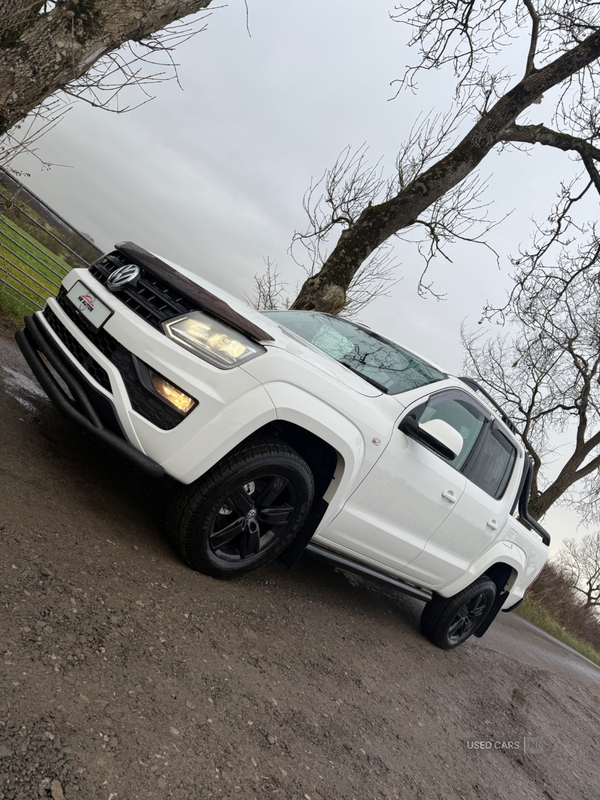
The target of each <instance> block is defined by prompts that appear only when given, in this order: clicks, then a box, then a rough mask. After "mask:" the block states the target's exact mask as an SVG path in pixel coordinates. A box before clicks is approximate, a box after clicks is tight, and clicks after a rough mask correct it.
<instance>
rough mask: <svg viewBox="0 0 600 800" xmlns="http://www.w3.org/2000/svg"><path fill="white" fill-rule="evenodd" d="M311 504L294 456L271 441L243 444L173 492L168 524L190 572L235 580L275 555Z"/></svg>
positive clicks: (306, 473) (304, 472) (308, 484)
mask: <svg viewBox="0 0 600 800" xmlns="http://www.w3.org/2000/svg"><path fill="white" fill-rule="evenodd" d="M313 499H314V479H313V475H312V472H311V470H310V468H309V467H308V465H307V464H306V462H305V461H304V460H303V459H302V458H301V457H300V456H299V455H298V453H296V452H295V451H294V450H292V449H291V448H289V447H287V446H286V445H281V444H278V443H276V442H265V441H262V442H256V443H254V444H252V443H248V444H247V445H245V446H244V447H243V448H241V449H239V450H237V451H234V452H233V453H230V454H229V455H228V456H227V457H226V458H224V459H223V460H222V461H220V462H219V463H218V464H217V465H216V466H215V467H213V469H212V470H210V472H208V473H207V474H206V475H204V476H203V477H202V478H200V480H199V481H197V482H196V483H194V484H191V485H190V486H186V487H183V488H182V489H181V490H180V492H179V494H178V495H177V496H176V497H175V499H174V501H173V503H172V506H171V509H170V512H169V516H168V523H167V527H168V530H169V534H170V537H171V540H172V542H173V544H174V546H175V548H176V550H177V551H178V552H179V554H180V555H181V557H182V558H183V559H184V561H185V562H186V563H187V564H188V565H189V566H190V567H191V568H192V569H195V570H198V571H199V572H204V573H205V574H207V575H212V576H213V577H215V578H234V577H237V576H239V575H244V574H245V573H246V572H250V570H253V569H257V568H258V567H262V566H263V565H264V564H268V563H269V562H270V561H273V560H274V559H275V558H277V556H278V555H279V554H280V553H282V552H283V550H285V548H286V547H287V546H288V545H289V543H290V542H291V541H292V539H293V538H294V537H295V536H296V534H297V533H298V531H299V530H300V528H301V527H302V524H303V523H304V521H305V519H306V517H307V515H308V512H309V511H310V508H311V505H312V502H313Z"/></svg>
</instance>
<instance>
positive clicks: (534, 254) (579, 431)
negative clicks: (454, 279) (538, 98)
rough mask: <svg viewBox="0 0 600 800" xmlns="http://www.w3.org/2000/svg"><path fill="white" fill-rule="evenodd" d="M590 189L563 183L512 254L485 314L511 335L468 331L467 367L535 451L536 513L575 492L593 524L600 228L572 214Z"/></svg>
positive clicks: (599, 447)
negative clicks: (509, 279)
mask: <svg viewBox="0 0 600 800" xmlns="http://www.w3.org/2000/svg"><path fill="white" fill-rule="evenodd" d="M590 191H592V182H591V181H588V182H587V184H586V186H585V187H583V188H582V189H578V188H577V186H576V184H573V185H571V186H568V187H563V190H562V193H561V197H560V199H559V201H558V202H557V204H556V206H555V208H554V210H553V213H552V214H551V216H550V218H549V220H548V222H547V223H546V224H545V225H544V226H543V227H539V228H538V231H537V234H536V236H535V238H534V240H533V242H532V244H531V247H530V248H529V249H528V250H524V251H522V252H521V253H520V254H519V256H518V257H517V258H515V259H513V264H514V265H515V267H516V274H515V276H514V277H515V286H514V288H513V290H512V292H511V294H510V297H509V300H508V302H507V304H506V305H505V306H504V307H503V308H500V309H494V308H488V309H486V313H485V318H487V319H498V318H499V319H500V321H502V322H506V323H508V325H509V326H510V331H509V332H508V333H502V334H501V335H497V336H494V337H491V338H488V336H489V333H488V331H487V330H486V329H483V330H482V331H480V332H479V333H475V334H473V333H470V334H469V333H466V332H465V331H463V343H464V345H465V347H466V352H467V357H466V362H465V369H466V371H467V372H468V373H469V374H474V375H475V376H476V377H477V379H478V380H479V381H480V382H481V383H482V384H484V385H485V386H487V388H488V389H489V390H490V392H491V393H492V394H493V395H495V396H496V397H497V398H498V399H499V400H500V401H501V403H502V404H503V406H504V407H505V408H506V410H507V412H508V413H509V414H510V416H511V417H512V418H513V420H514V421H515V423H516V424H517V427H518V428H519V430H520V433H521V435H522V438H523V440H524V442H525V444H526V445H527V448H528V450H529V452H530V454H531V456H532V457H533V460H534V466H535V468H534V481H533V487H532V501H531V505H530V510H531V513H532V514H533V515H534V516H536V517H540V516H541V515H543V514H544V513H546V511H547V510H548V509H549V508H550V506H551V505H553V504H554V503H555V502H557V501H558V500H560V499H561V498H567V497H568V498H569V500H570V501H571V503H573V504H574V505H575V507H576V508H577V510H578V512H579V513H580V514H581V516H582V517H583V518H584V519H586V520H588V521H591V520H592V519H594V518H595V517H596V515H597V513H598V511H599V510H600V383H599V382H600V304H599V303H598V286H599V282H600V260H599V259H600V231H598V230H597V226H596V225H595V223H594V224H581V223H577V222H576V219H575V217H574V207H575V205H576V204H577V203H578V202H581V201H582V200H583V199H584V198H585V196H586V195H587V194H588V192H590Z"/></svg>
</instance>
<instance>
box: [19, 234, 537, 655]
mask: <svg viewBox="0 0 600 800" xmlns="http://www.w3.org/2000/svg"><path fill="white" fill-rule="evenodd" d="M17 341H18V343H19V346H20V348H21V350H22V352H23V354H24V355H25V358H26V359H27V361H28V363H29V365H30V366H31V368H32V370H33V372H34V373H35V375H36V376H37V378H38V380H39V381H40V383H41V384H42V386H43V387H44V389H45V390H46V392H47V393H48V395H49V396H50V398H51V399H52V400H53V401H54V402H55V403H56V404H57V405H58V407H59V408H61V409H62V410H63V411H64V412H65V413H66V414H67V415H68V416H69V417H71V418H72V419H74V420H76V421H77V422H79V423H80V424H81V425H83V426H84V427H85V428H86V429H87V430H88V431H89V432H90V433H91V434H92V435H94V436H95V437H96V438H98V439H99V440H101V441H102V442H104V443H105V444H107V445H109V446H111V447H112V448H113V449H114V450H115V451H117V452H118V453H119V454H121V455H122V456H125V457H127V458H129V459H131V460H133V461H134V462H135V463H137V464H138V465H140V466H142V467H144V468H145V469H147V470H148V471H149V472H150V473H151V474H153V475H155V476H162V475H164V474H165V473H167V474H168V475H171V476H172V477H173V478H175V479H176V480H177V481H178V482H179V488H178V489H177V490H176V491H175V492H174V497H173V499H172V502H171V504H170V509H169V511H168V530H169V534H170V536H171V539H172V541H173V543H174V545H175V547H176V548H177V550H178V552H179V553H180V554H181V556H182V558H183V559H184V560H185V561H186V562H187V564H189V566H190V567H192V568H193V569H197V570H200V571H202V572H205V573H208V574H209V575H213V576H215V577H218V578H230V577H234V576H237V575H241V574H243V573H245V572H247V571H248V570H251V569H255V568H256V567H260V566H262V565H263V564H266V563H268V562H270V561H272V560H274V559H277V558H278V559H279V560H280V561H281V562H282V563H283V564H284V565H285V566H287V567H290V566H291V565H292V564H293V563H294V562H295V561H296V560H297V558H298V557H299V556H300V555H301V553H303V552H305V551H306V552H308V553H310V554H311V555H313V556H316V557H320V558H323V559H326V560H328V561H330V562H332V563H333V564H335V565H337V566H338V567H339V568H340V569H343V570H345V571H348V572H355V573H359V574H361V575H363V576H367V577H368V578H370V579H371V580H373V579H375V580H377V581H382V582H384V583H386V584H387V585H388V586H389V585H391V586H392V587H394V588H395V589H397V590H399V591H402V592H407V593H409V594H411V595H413V596H415V597H418V598H421V599H423V600H425V601H426V605H425V608H424V610H423V614H422V618H421V628H422V631H423V633H424V634H425V635H426V636H427V637H428V638H429V639H430V640H431V641H432V642H434V643H435V644H436V645H438V646H439V647H442V648H444V649H450V648H452V647H455V646H457V645H459V644H461V642H463V641H465V639H467V638H468V637H469V636H470V635H471V634H475V635H476V636H481V635H482V634H483V633H484V632H485V630H486V629H487V627H488V626H489V624H490V622H491V621H492V619H493V618H494V617H495V616H496V614H497V613H498V611H499V610H500V609H502V610H503V611H510V610H511V609H513V608H515V607H516V606H517V605H518V604H519V602H520V601H521V600H522V598H523V594H524V592H525V589H526V588H527V587H528V586H529V585H530V584H531V583H532V582H533V581H534V580H535V578H536V577H537V575H538V574H539V572H540V570H541V569H542V567H543V565H544V563H545V561H546V558H547V555H548V545H549V542H550V537H549V536H548V534H547V532H546V531H545V530H544V529H543V528H542V527H541V526H540V525H539V524H538V523H537V522H536V520H534V519H533V518H531V517H530V516H529V514H528V511H527V503H528V497H529V489H530V484H531V469H532V467H531V462H530V459H529V457H528V456H527V453H526V452H525V449H524V447H523V445H522V444H521V443H520V442H519V440H518V438H517V437H516V435H515V429H514V427H513V426H512V425H511V423H510V421H509V420H508V419H507V418H506V416H505V415H504V414H503V413H502V411H501V410H500V409H499V408H498V407H497V406H495V405H494V404H493V402H492V401H491V400H490V398H489V397H487V395H486V396H482V393H481V391H478V387H477V385H476V384H475V383H474V382H472V381H469V380H467V379H461V378H454V377H451V376H449V375H447V374H445V373H444V372H442V371H441V370H440V369H439V368H437V367H436V366H434V365H433V364H431V363H430V362H428V361H426V360H425V359H423V358H421V357H419V356H417V355H415V354H414V353H412V352H410V351H408V350H406V349H404V348H402V347H400V346H399V345H397V344H395V343H393V342H391V341H389V340H387V339H385V338H383V337H381V336H379V335H378V334H376V333H374V332H373V331H371V330H369V329H368V328H365V327H362V326H360V325H356V324H354V323H352V322H349V321H348V320H344V319H341V318H339V317H334V316H330V315H327V314H322V313H316V312H296V311H280V312H270V313H267V314H259V313H258V312H257V311H255V310H253V309H251V308H249V307H248V306H247V305H246V304H244V303H243V302H241V301H239V300H237V299H236V298H234V297H233V296H231V295H228V294H227V293H225V292H223V291H221V290H219V289H217V288H216V287H214V286H211V285H210V284H208V283H207V282H206V281H204V280H201V279H200V278H198V277H197V276H195V275H194V274H192V273H191V272H189V271H187V270H185V269H183V268H181V267H178V266H176V265H174V264H172V263H171V262H169V261H166V260H164V259H162V258H159V257H157V256H155V255H153V254H151V253H149V252H148V251H146V250H143V249H142V248H140V247H138V246H137V245H135V244H133V243H131V242H123V243H121V244H119V245H116V250H115V251H114V252H112V253H110V254H109V255H106V256H104V257H102V258H101V259H99V260H98V261H97V262H95V263H94V264H92V265H91V267H90V268H89V270H86V269H75V270H73V271H72V272H70V273H69V274H68V275H67V276H66V278H65V279H64V281H63V285H62V288H61V290H60V292H59V294H58V297H56V298H50V299H48V301H47V303H46V306H45V308H44V310H43V311H40V312H38V313H36V314H35V315H34V316H32V317H27V318H26V320H25V327H24V329H23V330H21V331H19V332H18V333H17Z"/></svg>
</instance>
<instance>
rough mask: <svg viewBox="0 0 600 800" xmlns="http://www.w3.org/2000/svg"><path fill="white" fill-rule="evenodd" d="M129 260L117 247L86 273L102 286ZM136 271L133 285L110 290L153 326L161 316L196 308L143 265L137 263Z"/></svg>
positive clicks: (186, 311) (166, 316) (173, 314)
mask: <svg viewBox="0 0 600 800" xmlns="http://www.w3.org/2000/svg"><path fill="white" fill-rule="evenodd" d="M130 263H131V259H130V258H127V256H124V255H123V254H122V253H120V252H119V251H118V250H117V251H115V252H113V253H109V254H108V255H106V256H103V257H102V258H100V259H98V261H95V262H94V263H93V264H92V265H91V267H90V273H91V274H92V275H93V276H94V278H96V280H97V281H99V282H100V283H101V284H103V285H104V286H106V282H107V280H108V278H109V276H110V275H111V273H113V272H114V271H115V270H116V269H118V268H119V267H122V266H123V265H124V264H130ZM138 266H139V265H138ZM140 272H141V274H140V277H139V278H138V280H137V282H136V284H135V286H134V285H131V284H126V285H125V286H123V288H121V289H119V290H118V291H116V292H113V294H114V295H115V297H117V298H118V299H119V300H120V301H121V302H122V303H124V304H125V305H126V306H127V307H128V308H130V309H131V310H132V311H134V312H135V313H136V314H138V315H139V316H140V317H142V319H144V320H145V321H146V322H148V323H149V324H150V325H152V326H153V327H154V328H157V329H158V330H162V323H163V322H164V321H165V320H168V319H172V318H173V317H176V316H178V315H179V314H187V313H188V312H189V311H193V310H194V309H195V308H197V305H196V304H194V302H193V301H192V300H190V299H189V298H187V297H186V296H185V295H183V294H181V292H179V291H178V290H177V289H174V288H173V287H172V286H171V285H170V284H168V283H167V282H166V281H164V280H162V279H161V278H157V277H156V276H155V275H153V274H152V273H151V272H149V271H148V270H146V269H144V268H143V267H140Z"/></svg>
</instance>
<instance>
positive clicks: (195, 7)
mask: <svg viewBox="0 0 600 800" xmlns="http://www.w3.org/2000/svg"><path fill="white" fill-rule="evenodd" d="M211 2H212V0H118V2H117V0H104V1H103V2H102V3H96V2H94V1H93V0H56V2H31V0H0V136H3V135H6V134H8V140H7V141H6V142H5V145H4V147H5V150H6V153H5V155H6V154H8V155H9V156H10V152H11V148H14V147H15V146H17V144H18V143H19V142H22V141H23V140H24V139H25V141H26V142H27V143H28V144H31V143H32V142H33V141H35V138H36V137H37V136H39V134H40V131H42V132H43V131H44V130H45V129H47V128H48V127H49V126H51V125H52V124H54V123H55V122H56V121H57V120H58V119H59V118H60V116H61V114H63V113H64V111H65V109H66V107H67V106H68V103H69V100H70V99H73V98H78V99H83V100H86V101H87V102H90V103H92V104H93V105H95V106H99V107H102V108H108V109H110V110H113V111H122V110H124V106H123V105H122V103H121V101H120V92H121V91H122V90H123V89H126V88H127V87H131V86H136V87H138V88H141V90H142V92H143V93H145V94H144V95H143V97H142V100H141V101H142V102H143V100H144V99H147V98H148V97H149V94H148V92H147V87H148V86H149V85H151V84H152V83H157V82H160V81H163V80H165V79H166V78H167V77H169V76H168V75H167V74H166V70H168V68H169V67H171V73H170V74H171V76H174V75H175V76H176V70H175V64H174V62H173V59H172V50H173V48H174V47H175V46H176V45H177V44H178V43H179V42H181V41H182V40H185V39H187V38H189V36H191V35H193V34H194V33H195V32H197V31H198V30H199V29H201V28H202V23H198V22H197V21H196V20H192V21H191V22H188V21H187V20H188V19H189V18H190V15H193V14H196V13H197V12H198V11H200V10H202V9H205V8H207V7H208V6H209V5H210V3H211ZM180 21H181V22H180ZM61 91H62V92H63V93H64V94H63V95H61V96H58V97H57V93H58V92H61ZM125 107H126V106H125ZM34 110H35V114H36V119H35V120H34V123H33V124H31V121H30V119H29V120H28V115H29V114H30V112H32V111H34ZM25 120H27V121H25ZM18 125H21V126H24V127H23V128H22V129H21V130H20V131H16V130H15V126H18Z"/></svg>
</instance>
